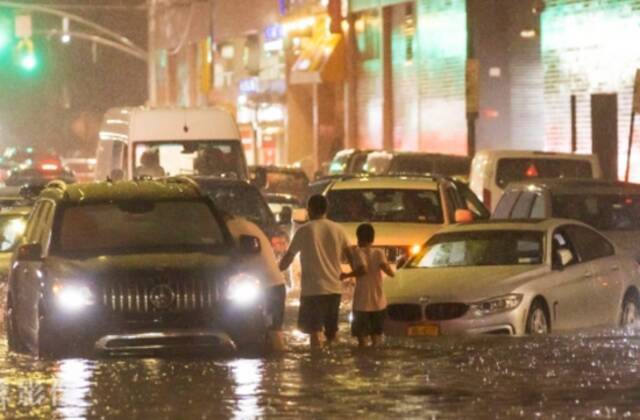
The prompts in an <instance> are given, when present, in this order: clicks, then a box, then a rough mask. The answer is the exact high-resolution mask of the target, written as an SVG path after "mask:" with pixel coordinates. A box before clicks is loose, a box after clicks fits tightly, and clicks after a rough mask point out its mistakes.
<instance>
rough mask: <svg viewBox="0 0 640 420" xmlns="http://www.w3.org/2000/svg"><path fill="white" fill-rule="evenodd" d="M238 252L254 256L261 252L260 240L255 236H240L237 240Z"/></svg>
mask: <svg viewBox="0 0 640 420" xmlns="http://www.w3.org/2000/svg"><path fill="white" fill-rule="evenodd" d="M238 245H239V248H240V252H241V253H242V254H244V255H255V254H259V253H260V252H261V251H262V246H261V245H260V239H258V238H256V237H255V236H250V235H242V236H240V239H239V240H238Z"/></svg>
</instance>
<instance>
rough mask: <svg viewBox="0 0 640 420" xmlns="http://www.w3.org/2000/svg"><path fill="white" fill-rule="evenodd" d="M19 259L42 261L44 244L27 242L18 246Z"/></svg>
mask: <svg viewBox="0 0 640 420" xmlns="http://www.w3.org/2000/svg"><path fill="white" fill-rule="evenodd" d="M17 259H18V261H42V245H40V244H38V243H35V244H26V245H22V246H20V247H19V248H18V255H17Z"/></svg>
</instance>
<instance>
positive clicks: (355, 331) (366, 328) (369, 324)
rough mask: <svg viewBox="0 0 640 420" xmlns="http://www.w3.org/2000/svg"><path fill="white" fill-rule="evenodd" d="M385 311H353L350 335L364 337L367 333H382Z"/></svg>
mask: <svg viewBox="0 0 640 420" xmlns="http://www.w3.org/2000/svg"><path fill="white" fill-rule="evenodd" d="M385 315H386V311H384V310H382V311H373V312H365V311H353V320H352V321H351V335H352V336H354V337H366V336H369V335H382V331H383V328H384V318H385Z"/></svg>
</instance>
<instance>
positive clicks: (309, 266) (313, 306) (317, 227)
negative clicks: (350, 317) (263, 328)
mask: <svg viewBox="0 0 640 420" xmlns="http://www.w3.org/2000/svg"><path fill="white" fill-rule="evenodd" d="M328 204H329V203H328V202H327V199H326V198H325V197H324V196H322V195H314V196H312V197H311V198H310V199H309V202H308V204H307V210H308V212H309V222H308V223H306V224H305V225H303V226H302V227H300V229H298V231H297V232H296V233H295V235H294V236H293V239H292V240H291V245H289V249H288V250H287V253H286V254H285V255H284V257H282V261H280V270H282V271H284V270H286V269H287V268H289V266H290V265H291V263H292V262H293V259H294V258H295V256H296V255H297V254H298V253H300V264H301V266H302V281H301V286H302V287H301V293H300V295H301V296H300V310H299V313H298V328H299V329H300V330H301V331H302V332H304V333H306V334H309V335H310V336H311V348H320V347H322V346H323V344H324V341H325V339H326V344H331V342H332V341H333V340H334V339H335V337H336V333H337V332H338V316H339V312H340V299H341V294H342V287H343V286H342V281H341V280H340V274H341V273H342V270H341V268H340V263H341V262H342V261H343V260H346V261H348V262H349V263H350V264H351V267H352V269H354V271H356V270H358V268H360V267H361V265H362V264H357V267H354V261H353V254H352V252H351V247H350V246H349V239H348V238H347V234H346V233H345V231H344V230H343V229H342V227H341V226H340V225H338V224H337V223H334V222H332V221H331V220H328V219H327V218H326V216H327V209H328ZM323 332H324V337H323Z"/></svg>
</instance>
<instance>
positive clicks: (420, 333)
mask: <svg viewBox="0 0 640 420" xmlns="http://www.w3.org/2000/svg"><path fill="white" fill-rule="evenodd" d="M407 335H408V336H409V337H437V336H439V335H440V327H439V326H437V325H432V324H427V325H412V326H410V327H409V328H408V329H407Z"/></svg>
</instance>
